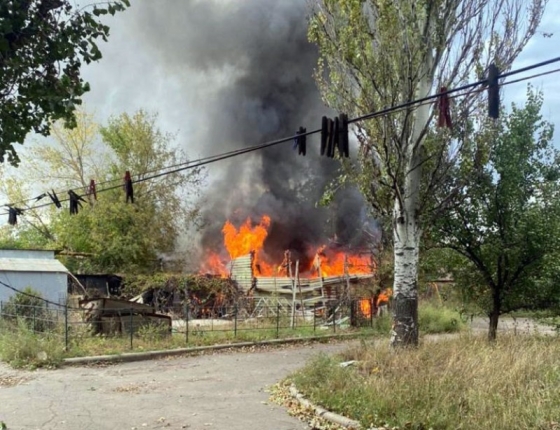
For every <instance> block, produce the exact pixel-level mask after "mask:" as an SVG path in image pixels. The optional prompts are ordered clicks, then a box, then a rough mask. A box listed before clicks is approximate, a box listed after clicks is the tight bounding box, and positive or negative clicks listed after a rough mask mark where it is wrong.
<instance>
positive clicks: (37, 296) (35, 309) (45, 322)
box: [2, 287, 55, 332]
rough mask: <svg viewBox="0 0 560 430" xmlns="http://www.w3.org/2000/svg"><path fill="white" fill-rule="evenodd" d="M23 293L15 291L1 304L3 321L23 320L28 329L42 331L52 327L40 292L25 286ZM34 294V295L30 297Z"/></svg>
mask: <svg viewBox="0 0 560 430" xmlns="http://www.w3.org/2000/svg"><path fill="white" fill-rule="evenodd" d="M23 293H25V294H22V293H16V294H15V295H13V296H11V297H10V298H9V300H8V301H7V302H6V303H4V304H3V305H2V318H3V319H4V321H11V322H14V323H17V322H18V321H21V322H23V323H24V324H25V325H26V326H27V327H28V328H29V329H30V330H33V331H37V332H43V331H46V330H50V329H52V328H53V327H54V325H55V324H54V321H52V319H51V316H50V314H49V310H48V308H47V305H46V302H45V301H44V300H43V299H42V297H41V293H40V292H38V291H35V290H34V289H33V288H30V287H26V288H25V289H24V290H23ZM32 296H34V297H32Z"/></svg>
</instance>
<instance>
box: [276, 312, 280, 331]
mask: <svg viewBox="0 0 560 430" xmlns="http://www.w3.org/2000/svg"><path fill="white" fill-rule="evenodd" d="M279 337H280V303H276V339H278V338H279Z"/></svg>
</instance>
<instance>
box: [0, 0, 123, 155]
mask: <svg viewBox="0 0 560 430" xmlns="http://www.w3.org/2000/svg"><path fill="white" fill-rule="evenodd" d="M129 5H130V4H129V0H115V1H113V2H100V3H99V4H93V5H92V6H90V7H84V8H81V7H79V6H77V5H75V3H74V2H70V1H69V0H3V1H2V2H1V4H0V161H4V157H5V155H7V156H8V160H9V161H10V163H12V164H17V163H18V162H19V157H18V155H17V153H16V150H15V148H14V146H13V144H14V143H20V144H21V143H23V141H24V139H25V136H26V135H27V134H28V133H29V132H30V131H34V132H36V133H40V134H43V135H45V136H46V135H48V134H49V131H50V124H51V122H52V121H55V120H58V119H62V120H64V121H66V123H67V124H68V125H69V126H75V125H76V123H75V118H74V109H75V106H76V105H79V104H80V103H81V97H82V95H83V94H84V93H85V92H87V91H89V85H88V83H86V82H84V81H83V79H82V78H81V73H80V68H81V66H82V63H87V64H89V63H91V62H92V61H98V60H100V59H101V51H100V50H99V48H98V47H97V45H96V43H95V41H96V40H97V39H99V38H101V39H103V40H105V41H106V40H107V37H108V35H109V27H108V26H107V25H105V24H103V23H102V22H101V21H100V19H99V16H101V15H105V14H108V13H109V14H112V15H113V14H115V13H116V12H118V11H123V10H124V9H125V8H126V7H127V6H129Z"/></svg>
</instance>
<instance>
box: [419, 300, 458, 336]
mask: <svg viewBox="0 0 560 430" xmlns="http://www.w3.org/2000/svg"><path fill="white" fill-rule="evenodd" d="M418 325H419V328H420V332H421V333H453V332H456V331H459V330H461V329H463V328H464V323H463V321H462V320H461V316H460V315H459V313H458V312H457V311H454V310H452V309H449V308H446V307H444V306H438V305H434V304H430V303H426V304H423V305H422V306H420V307H419V309H418Z"/></svg>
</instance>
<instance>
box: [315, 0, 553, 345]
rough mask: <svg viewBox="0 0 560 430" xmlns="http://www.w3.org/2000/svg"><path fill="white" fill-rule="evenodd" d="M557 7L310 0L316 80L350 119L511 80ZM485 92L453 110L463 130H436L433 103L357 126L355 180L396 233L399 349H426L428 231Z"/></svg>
mask: <svg viewBox="0 0 560 430" xmlns="http://www.w3.org/2000/svg"><path fill="white" fill-rule="evenodd" d="M546 3H547V0H390V1H388V0H310V5H311V18H310V24H309V37H310V40H311V41H312V42H314V43H316V44H317V46H318V48H319V62H318V67H317V71H316V79H317V82H318V85H319V87H320V90H321V92H322V95H323V97H324V99H325V101H326V103H327V104H328V105H329V106H330V107H332V108H334V109H336V110H338V111H340V112H345V113H347V114H348V115H349V116H350V117H356V116H359V115H363V114H366V113H369V112H375V111H378V110H381V109H383V108H386V107H391V106H397V105H401V104H403V103H406V102H409V101H412V100H415V99H420V98H423V97H426V96H429V95H432V94H434V93H437V92H439V90H440V89H441V88H442V87H447V88H454V87H458V86H460V85H462V84H465V83H470V82H472V81H478V80H479V79H482V78H483V77H484V76H485V74H486V70H487V68H488V66H489V64H490V63H492V62H494V63H495V64H496V65H497V66H498V68H499V69H500V71H501V72H504V71H507V70H508V69H509V68H510V67H511V64H512V62H513V60H514V59H515V58H516V57H517V56H518V55H519V53H520V52H521V50H522V49H523V47H524V46H525V45H526V44H527V42H528V41H529V40H530V38H531V37H532V36H533V35H534V34H535V32H536V30H537V27H538V24H539V22H540V20H541V18H542V15H543V12H544V7H545V5H546ZM482 89H483V88H482V87H479V88H473V89H471V90H469V91H466V92H465V93H463V95H462V97H458V98H456V99H454V100H453V109H452V111H453V116H454V117H453V128H452V129H447V128H442V129H436V128H435V127H434V125H435V124H433V122H434V121H433V120H434V114H435V113H436V111H435V108H434V104H433V103H424V104H418V105H414V106H410V107H408V108H405V109H402V110H399V111H398V112H394V113H391V114H388V115H384V116H380V117H376V118H372V119H370V120H367V121H362V122H357V123H356V124H355V132H356V135H357V138H358V142H359V146H360V151H359V155H358V158H357V160H356V162H355V163H354V164H350V163H347V164H346V166H345V169H346V173H347V175H346V177H347V178H350V180H351V181H353V182H356V183H357V184H358V185H359V186H360V188H361V190H362V192H363V193H364V195H365V196H366V197H367V198H368V201H369V202H370V203H371V205H372V207H373V209H374V210H375V212H377V213H378V214H379V215H381V216H390V217H391V218H392V225H393V243H394V265H395V269H394V283H393V293H394V296H393V329H392V336H391V344H392V345H393V346H395V347H397V346H406V345H415V344H417V342H418V317H417V314H418V293H417V282H418V261H419V250H420V242H421V237H422V233H423V230H424V229H423V226H424V225H425V223H426V222H429V219H430V217H431V216H433V215H434V213H437V212H438V211H441V210H444V209H445V205H446V203H447V199H446V198H444V199H442V200H440V201H436V200H435V199H434V198H433V196H434V191H435V190H436V189H437V188H438V187H439V186H440V184H441V183H442V182H443V180H444V178H445V177H446V176H447V175H448V172H449V168H450V166H452V165H453V164H454V161H455V159H456V157H457V154H459V153H460V152H461V150H462V145H463V143H464V142H465V141H466V140H465V135H466V134H467V133H468V132H469V128H468V127H469V126H472V123H471V122H470V121H466V119H468V118H469V115H470V114H471V112H472V110H473V109H474V108H475V107H476V105H477V103H478V102H479V101H480V98H481V97H483V94H484V93H483V92H481V91H480V90H482Z"/></svg>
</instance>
